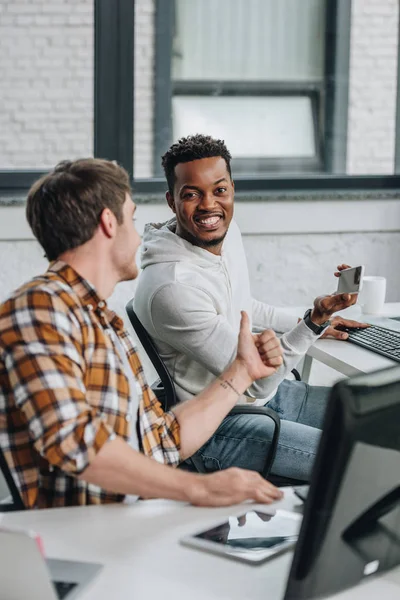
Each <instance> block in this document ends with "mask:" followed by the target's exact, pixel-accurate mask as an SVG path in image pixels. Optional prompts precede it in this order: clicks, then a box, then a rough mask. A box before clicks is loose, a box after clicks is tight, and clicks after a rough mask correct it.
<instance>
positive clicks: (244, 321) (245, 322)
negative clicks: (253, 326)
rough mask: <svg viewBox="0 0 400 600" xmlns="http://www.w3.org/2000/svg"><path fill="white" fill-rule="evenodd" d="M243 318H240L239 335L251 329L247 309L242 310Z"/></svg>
mask: <svg viewBox="0 0 400 600" xmlns="http://www.w3.org/2000/svg"><path fill="white" fill-rule="evenodd" d="M240 314H241V319H240V332H239V335H242V334H245V333H248V332H249V331H250V319H249V316H248V314H247V312H246V311H244V310H242V311H240Z"/></svg>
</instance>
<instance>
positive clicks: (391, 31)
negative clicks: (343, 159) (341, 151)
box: [347, 0, 399, 175]
mask: <svg viewBox="0 0 400 600" xmlns="http://www.w3.org/2000/svg"><path fill="white" fill-rule="evenodd" d="M398 10H399V7H398V0H353V3H352V28H351V52H350V89H349V121H348V154H347V172H348V173H349V174H352V175H355V174H364V173H367V174H378V173H384V174H392V173H393V167H394V147H395V119H396V94H397V45H398V21H399V18H398Z"/></svg>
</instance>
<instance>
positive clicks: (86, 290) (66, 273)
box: [47, 260, 123, 330]
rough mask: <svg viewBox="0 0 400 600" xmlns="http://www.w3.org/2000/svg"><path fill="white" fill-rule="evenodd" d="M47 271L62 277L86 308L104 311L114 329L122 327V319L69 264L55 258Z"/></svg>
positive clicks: (99, 311)
mask: <svg viewBox="0 0 400 600" xmlns="http://www.w3.org/2000/svg"><path fill="white" fill-rule="evenodd" d="M47 272H48V273H55V274H57V276H58V277H60V278H61V279H63V280H64V281H65V282H66V283H67V284H68V285H69V286H70V287H71V288H72V289H73V290H74V292H75V293H76V294H77V296H78V297H79V299H80V301H81V303H82V305H83V306H85V307H86V308H87V309H88V310H90V311H91V310H93V311H94V312H96V313H98V314H101V313H104V314H105V316H106V317H107V320H108V322H109V323H110V324H111V325H112V326H113V327H114V329H117V330H120V329H123V321H122V319H121V318H120V317H119V316H118V315H117V314H116V313H115V312H114V311H112V310H110V309H109V308H108V306H107V302H106V301H105V300H104V299H103V298H100V296H99V295H98V293H97V290H96V288H95V287H94V285H92V284H91V283H90V281H88V280H87V279H84V278H83V277H81V275H79V273H77V272H76V271H75V269H74V268H73V267H71V265H69V264H67V263H65V262H64V261H62V260H56V261H54V262H52V263H51V264H50V265H49V268H48V269H47Z"/></svg>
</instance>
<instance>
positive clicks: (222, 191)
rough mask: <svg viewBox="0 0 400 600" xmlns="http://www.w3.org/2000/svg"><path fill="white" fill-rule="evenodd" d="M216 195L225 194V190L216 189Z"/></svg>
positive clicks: (222, 188)
mask: <svg viewBox="0 0 400 600" xmlns="http://www.w3.org/2000/svg"><path fill="white" fill-rule="evenodd" d="M217 192H218V194H225V192H226V188H225V187H220V188H218V189H217Z"/></svg>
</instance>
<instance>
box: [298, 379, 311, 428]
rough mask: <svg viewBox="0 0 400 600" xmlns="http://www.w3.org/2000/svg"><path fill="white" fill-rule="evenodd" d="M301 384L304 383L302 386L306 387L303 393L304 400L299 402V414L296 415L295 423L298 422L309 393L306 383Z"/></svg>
mask: <svg viewBox="0 0 400 600" xmlns="http://www.w3.org/2000/svg"><path fill="white" fill-rule="evenodd" d="M302 383H304V385H305V386H306V389H305V392H304V398H303V400H302V401H301V406H300V408H299V412H298V413H297V419H296V421H295V423H298V422H299V419H300V415H301V411H302V410H303V406H304V404H305V403H306V402H307V398H308V392H309V391H310V386H309V384H308V383H306V382H305V381H303V382H302Z"/></svg>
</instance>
